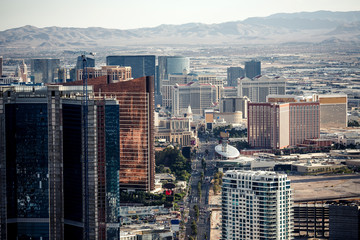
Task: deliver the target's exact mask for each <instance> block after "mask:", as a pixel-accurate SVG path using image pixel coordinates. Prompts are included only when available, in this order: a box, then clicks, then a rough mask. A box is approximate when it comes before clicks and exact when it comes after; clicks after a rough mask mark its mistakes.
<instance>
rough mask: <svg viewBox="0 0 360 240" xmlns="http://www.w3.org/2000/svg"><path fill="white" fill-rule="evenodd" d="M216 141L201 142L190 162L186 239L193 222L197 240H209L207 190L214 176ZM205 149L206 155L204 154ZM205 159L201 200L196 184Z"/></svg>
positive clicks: (189, 234)
mask: <svg viewBox="0 0 360 240" xmlns="http://www.w3.org/2000/svg"><path fill="white" fill-rule="evenodd" d="M216 144H217V141H215V140H213V141H209V142H208V143H206V142H205V141H201V142H200V144H199V150H198V152H197V156H196V159H194V160H193V161H192V169H193V170H192V173H191V182H190V185H191V191H190V194H189V196H188V202H187V207H188V208H189V221H188V223H187V225H186V239H188V236H191V234H192V231H191V222H192V221H193V220H195V221H196V222H197V230H198V234H197V239H201V240H203V239H206V238H207V239H209V236H210V221H209V219H210V213H209V211H208V203H209V190H210V181H211V179H212V177H213V176H214V169H215V168H214V167H213V163H212V160H213V158H214V148H215V146H216ZM206 149H207V152H208V154H205V152H206V151H205V150H206ZM203 157H205V162H206V169H205V172H204V178H203V181H202V185H201V198H200V195H199V192H198V182H199V181H200V179H201V173H202V172H203V168H202V164H201V159H202V158H203ZM195 205H197V206H198V207H199V210H200V215H199V219H198V220H197V219H196V217H195V212H194V206H195Z"/></svg>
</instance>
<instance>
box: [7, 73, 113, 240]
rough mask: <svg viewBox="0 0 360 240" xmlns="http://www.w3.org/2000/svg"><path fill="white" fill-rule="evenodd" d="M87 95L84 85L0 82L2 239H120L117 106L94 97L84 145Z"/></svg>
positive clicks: (90, 102)
mask: <svg viewBox="0 0 360 240" xmlns="http://www.w3.org/2000/svg"><path fill="white" fill-rule="evenodd" d="M104 79H105V84H106V76H105V77H104ZM88 91H89V95H90V96H93V91H92V87H91V86H89V87H88ZM81 94H82V86H46V87H42V86H35V87H33V86H17V87H11V88H9V87H6V88H0V96H1V98H0V166H1V167H0V238H1V239H4V240H5V239H21V238H25V239H29V238H33V239H83V237H84V236H86V238H87V239H118V230H119V222H118V206H119V203H120V202H119V186H120V185H119V169H120V117H119V112H120V108H119V104H118V101H116V100H114V99H113V98H112V97H110V98H108V97H106V96H102V97H101V98H90V99H89V101H88V111H87V114H88V125H87V129H88V138H87V142H86V143H85V142H84V141H85V138H84V137H83V133H84V125H83V113H84V112H83V105H82V97H80V96H81ZM85 144H86V145H87V146H88V164H87V165H88V168H87V169H86V167H85V163H84V151H83V149H84V146H85ZM86 173H87V174H86ZM85 192H87V194H85ZM86 209H88V210H86ZM87 226H88V227H87Z"/></svg>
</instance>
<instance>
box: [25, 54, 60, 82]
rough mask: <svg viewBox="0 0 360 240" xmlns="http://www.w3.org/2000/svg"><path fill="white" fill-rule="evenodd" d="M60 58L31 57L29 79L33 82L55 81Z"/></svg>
mask: <svg viewBox="0 0 360 240" xmlns="http://www.w3.org/2000/svg"><path fill="white" fill-rule="evenodd" d="M59 68H60V59H31V81H32V82H34V83H55V79H56V78H57V73H58V69H59Z"/></svg>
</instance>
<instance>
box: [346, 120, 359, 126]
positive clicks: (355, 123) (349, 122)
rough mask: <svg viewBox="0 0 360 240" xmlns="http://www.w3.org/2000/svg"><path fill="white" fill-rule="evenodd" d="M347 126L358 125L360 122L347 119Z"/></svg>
mask: <svg viewBox="0 0 360 240" xmlns="http://www.w3.org/2000/svg"><path fill="white" fill-rule="evenodd" d="M348 127H360V123H359V122H358V121H356V120H351V121H348Z"/></svg>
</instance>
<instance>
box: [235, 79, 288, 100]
mask: <svg viewBox="0 0 360 240" xmlns="http://www.w3.org/2000/svg"><path fill="white" fill-rule="evenodd" d="M285 85H286V84H285V79H283V78H279V77H275V78H272V79H271V78H268V77H265V76H261V77H256V78H254V79H249V78H243V79H240V81H239V86H238V96H239V97H245V96H246V97H248V98H250V100H251V102H266V96H267V95H269V94H285Z"/></svg>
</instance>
